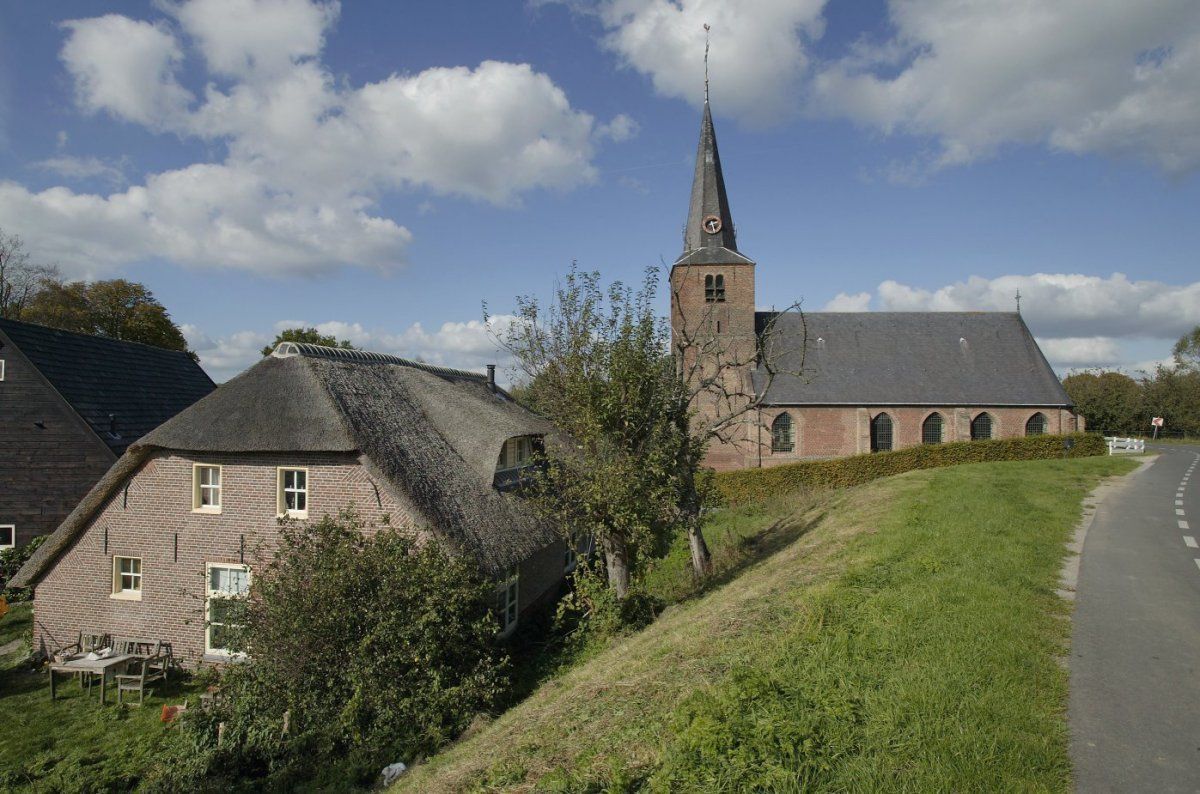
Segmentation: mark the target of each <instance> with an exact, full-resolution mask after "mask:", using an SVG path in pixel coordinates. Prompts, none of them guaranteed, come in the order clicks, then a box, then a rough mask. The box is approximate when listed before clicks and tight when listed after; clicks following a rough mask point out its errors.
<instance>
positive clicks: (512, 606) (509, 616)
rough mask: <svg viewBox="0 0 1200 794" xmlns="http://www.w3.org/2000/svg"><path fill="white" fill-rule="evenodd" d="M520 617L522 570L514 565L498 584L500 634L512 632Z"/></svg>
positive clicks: (497, 611)
mask: <svg viewBox="0 0 1200 794" xmlns="http://www.w3.org/2000/svg"><path fill="white" fill-rule="evenodd" d="M520 617H521V570H520V568H519V567H518V566H516V565H513V566H510V567H509V569H508V571H507V574H506V576H505V577H504V579H503V580H501V581H500V582H498V583H497V584H496V618H497V620H499V621H500V636H501V637H507V636H508V635H510V634H512V633H513V631H514V630H515V629H516V628H517V621H518V620H519V619H520Z"/></svg>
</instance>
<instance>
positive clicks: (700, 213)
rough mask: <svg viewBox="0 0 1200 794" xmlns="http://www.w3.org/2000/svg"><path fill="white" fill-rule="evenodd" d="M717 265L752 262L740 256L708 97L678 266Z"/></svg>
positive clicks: (701, 126)
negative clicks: (720, 263) (718, 263)
mask: <svg viewBox="0 0 1200 794" xmlns="http://www.w3.org/2000/svg"><path fill="white" fill-rule="evenodd" d="M706 89H707V86H706ZM706 94H707V91H706ZM716 262H728V263H748V262H750V260H749V259H747V258H746V257H745V256H742V255H741V254H740V253H738V248H737V237H736V235H735V234H734V229H733V216H732V215H730V213H729V197H728V196H727V195H725V176H724V175H723V174H722V173H721V155H720V152H719V151H718V150H717V133H716V130H714V129H713V120H712V110H711V109H710V107H709V104H708V97H707V96H705V99H704V118H703V120H702V121H701V123H700V145H699V147H698V148H697V150H696V174H695V176H694V177H693V179H692V200H691V206H690V207H689V209H688V219H687V230H686V231H685V232H684V237H683V255H682V256H680V257H679V260H678V261H677V262H676V264H703V263H716Z"/></svg>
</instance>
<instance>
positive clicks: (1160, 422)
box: [1150, 416, 1163, 427]
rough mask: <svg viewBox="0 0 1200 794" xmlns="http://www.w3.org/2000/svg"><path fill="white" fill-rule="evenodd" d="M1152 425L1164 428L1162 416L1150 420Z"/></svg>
mask: <svg viewBox="0 0 1200 794" xmlns="http://www.w3.org/2000/svg"><path fill="white" fill-rule="evenodd" d="M1150 424H1152V425H1154V426H1155V427H1162V426H1163V418H1162V417H1161V416H1156V417H1154V418H1153V419H1151V420H1150Z"/></svg>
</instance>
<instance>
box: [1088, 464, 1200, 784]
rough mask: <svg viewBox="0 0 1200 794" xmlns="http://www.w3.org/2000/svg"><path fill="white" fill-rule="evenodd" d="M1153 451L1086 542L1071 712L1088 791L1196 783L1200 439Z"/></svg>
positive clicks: (1111, 498)
mask: <svg viewBox="0 0 1200 794" xmlns="http://www.w3.org/2000/svg"><path fill="white" fill-rule="evenodd" d="M1153 451H1154V452H1158V453H1160V454H1159V457H1158V459H1157V460H1156V461H1155V462H1154V463H1153V464H1151V465H1150V466H1148V467H1146V468H1144V469H1142V470H1141V471H1139V472H1138V473H1137V474H1135V475H1133V476H1132V477H1130V478H1128V479H1127V480H1126V481H1124V482H1123V483H1122V484H1121V485H1119V486H1117V487H1116V488H1114V489H1113V490H1111V491H1109V492H1108V493H1107V495H1106V496H1105V498H1104V500H1103V502H1102V503H1101V504H1100V505H1099V507H1098V508H1097V510H1096V516H1095V520H1094V521H1093V523H1092V525H1091V528H1090V529H1089V530H1088V533H1087V539H1086V541H1085V542H1084V546H1083V557H1082V561H1081V565H1080V571H1079V582H1078V584H1077V585H1076V596H1075V617H1074V634H1073V638H1072V644H1071V700H1070V711H1069V719H1070V725H1071V759H1072V761H1073V762H1074V765H1075V780H1076V786H1077V788H1078V790H1079V791H1081V792H1093V791H1100V792H1103V791H1122V792H1124V791H1138V792H1140V791H1146V792H1167V791H1196V792H1200V544H1198V543H1197V541H1198V540H1200V466H1197V460H1200V446H1187V447H1185V446H1168V445H1160V446H1158V447H1155V448H1154V449H1153Z"/></svg>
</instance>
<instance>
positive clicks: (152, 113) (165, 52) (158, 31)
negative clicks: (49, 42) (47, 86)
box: [61, 14, 192, 129]
mask: <svg viewBox="0 0 1200 794" xmlns="http://www.w3.org/2000/svg"><path fill="white" fill-rule="evenodd" d="M63 27H64V28H66V29H67V30H68V31H69V33H68V35H67V40H66V43H65V44H63V48H62V53H61V57H62V61H63V64H64V65H65V66H66V67H67V71H68V72H70V74H71V76H72V77H73V78H74V80H75V91H76V99H77V101H78V103H79V106H80V107H81V108H83V109H84V110H86V111H89V112H93V113H95V112H99V111H101V110H106V111H108V112H109V113H111V114H112V115H114V116H116V117H117V118H119V119H122V120H124V121H131V122H134V123H135V124H142V125H145V126H147V127H150V128H152V129H160V128H163V127H165V126H167V125H168V124H169V122H170V120H171V119H173V118H174V117H175V116H177V115H178V114H179V113H182V112H184V110H185V109H186V107H187V104H188V102H189V101H191V99H192V95H191V94H190V93H189V92H188V91H187V90H186V89H184V88H183V86H181V85H180V84H179V82H178V81H177V80H176V77H175V70H176V69H177V68H178V66H179V63H180V61H182V60H183V50H182V49H181V48H180V46H179V42H178V41H176V40H175V37H174V36H173V35H172V34H171V32H170V31H169V30H167V29H166V28H165V27H164V26H162V25H156V24H152V23H150V22H139V21H137V20H133V19H130V18H129V17H124V16H121V15H120V14H107V15H105V16H102V17H95V18H92V19H75V20H71V21H69V22H64V23H63Z"/></svg>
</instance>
